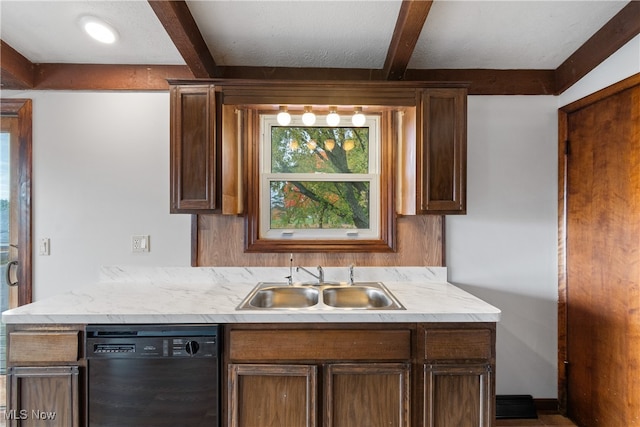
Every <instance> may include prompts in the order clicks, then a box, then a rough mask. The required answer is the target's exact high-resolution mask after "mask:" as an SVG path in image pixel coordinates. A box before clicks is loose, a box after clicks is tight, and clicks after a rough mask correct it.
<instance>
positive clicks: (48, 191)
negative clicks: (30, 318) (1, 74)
mask: <svg viewBox="0 0 640 427" xmlns="http://www.w3.org/2000/svg"><path fill="white" fill-rule="evenodd" d="M7 94H8V93H7V92H4V93H3V94H2V95H3V96H6V95H7ZM11 96H12V97H24V98H31V99H33V237H34V244H35V253H34V259H33V261H34V284H33V292H34V300H40V299H42V298H44V297H47V296H50V295H53V294H57V293H60V292H63V291H67V290H69V289H73V288H75V287H78V286H81V285H87V284H91V283H95V282H97V281H98V272H99V269H100V267H101V266H103V265H130V264H131V265H165V266H188V265H190V238H191V232H190V216H189V215H169V94H168V93H166V92H165V93H111V92H101V93H88V92H42V91H30V92H13V93H11ZM138 234H148V235H150V236H151V238H150V242H151V245H150V247H151V251H150V252H149V253H132V252H131V236H132V235H138ZM43 237H48V238H50V239H51V255H50V256H39V255H38V252H37V242H38V241H39V240H40V238H43Z"/></svg>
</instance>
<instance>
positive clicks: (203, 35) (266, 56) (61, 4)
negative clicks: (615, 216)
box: [0, 0, 640, 95]
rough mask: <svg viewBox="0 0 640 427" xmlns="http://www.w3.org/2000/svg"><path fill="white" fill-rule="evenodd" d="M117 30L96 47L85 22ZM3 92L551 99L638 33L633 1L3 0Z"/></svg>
mask: <svg viewBox="0 0 640 427" xmlns="http://www.w3.org/2000/svg"><path fill="white" fill-rule="evenodd" d="M87 14H88V15H94V16H98V17H100V18H102V19H104V20H106V21H107V22H109V23H111V24H112V25H113V26H114V27H116V29H117V30H118V32H119V35H120V37H119V40H118V42H117V43H116V44H115V45H112V46H108V47H106V46H102V45H98V44H97V43H96V42H94V41H92V40H89V39H88V38H87V37H86V36H85V35H84V34H82V33H81V31H80V30H79V26H78V25H77V21H78V19H79V18H80V17H81V16H83V15H87ZM0 19H1V20H0V24H1V26H0V38H1V40H0V42H1V45H0V55H1V56H0V67H1V75H0V78H1V79H2V80H1V83H2V89H18V90H24V89H36V90H167V89H168V84H167V82H166V79H190V78H225V79H296V80H428V81H463V82H469V83H470V87H469V93H470V94H487V95H499V94H505V95H513V94H529V95H539V94H559V93H562V92H563V91H564V90H566V89H567V88H568V87H570V86H571V85H572V84H574V83H575V82H576V81H578V80H579V79H580V78H582V77H583V76H584V75H586V74H587V73H588V72H589V71H591V70H592V69H593V68H595V67H596V66H597V65H598V64H599V63H601V62H602V61H604V60H605V59H606V58H608V57H609V56H610V55H611V54H612V53H614V52H615V51H617V50H618V49H619V48H620V47H622V46H623V45H624V44H625V43H627V42H628V41H630V40H631V39H632V38H634V37H635V36H637V35H638V34H639V33H640V1H636V0H632V1H616V0H589V1H587V0H585V1H580V0H574V1H559V0H545V1H519V0H513V1H483V0H475V1H452V0H439V1H421V0H343V1H335V0H331V1H330V0H322V1H313V0H288V1H283V0H254V1H237V0H236V1H232V0H211V1H155V0H150V1H148V2H146V1H96V0H93V1H11V0H2V1H0Z"/></svg>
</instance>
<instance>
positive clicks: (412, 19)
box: [382, 0, 433, 80]
mask: <svg viewBox="0 0 640 427" xmlns="http://www.w3.org/2000/svg"><path fill="white" fill-rule="evenodd" d="M432 3H433V2H432V1H431V0H402V5H401V6H400V12H399V13H398V20H397V21H396V27H395V29H394V30H393V36H392V38H391V43H390V44H389V50H388V51H387V58H386V59H385V61H384V67H383V71H382V76H383V78H384V79H385V80H402V79H403V78H404V75H405V72H406V70H407V66H408V65H409V60H410V59H411V55H413V51H414V49H415V47H416V43H418V38H419V37H420V33H421V32H422V28H423V27H424V23H425V21H426V20H427V16H428V15H429V10H431V4H432Z"/></svg>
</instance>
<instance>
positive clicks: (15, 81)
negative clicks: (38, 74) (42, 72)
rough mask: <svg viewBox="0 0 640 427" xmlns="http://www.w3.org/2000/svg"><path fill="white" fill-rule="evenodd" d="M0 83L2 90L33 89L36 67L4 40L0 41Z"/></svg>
mask: <svg viewBox="0 0 640 427" xmlns="http://www.w3.org/2000/svg"><path fill="white" fill-rule="evenodd" d="M0 51H1V52H2V55H0V82H2V86H1V87H2V89H5V90H8V89H17V90H24V89H31V88H33V83H34V70H35V65H34V64H33V63H32V62H31V61H29V60H28V59H27V58H25V57H24V56H22V55H21V54H20V53H19V52H18V51H17V50H15V49H14V48H12V47H11V46H10V45H9V44H8V43H5V41H4V40H0Z"/></svg>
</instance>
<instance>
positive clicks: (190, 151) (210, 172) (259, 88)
mask: <svg viewBox="0 0 640 427" xmlns="http://www.w3.org/2000/svg"><path fill="white" fill-rule="evenodd" d="M169 83H170V84H171V212H172V213H198V214H201V213H222V214H230V215H239V214H240V215H242V214H245V215H246V214H247V211H248V205H249V204H250V202H251V201H250V200H249V199H250V198H249V197H247V195H251V194H257V192H258V189H257V188H253V187H254V186H255V185H256V183H255V182H254V181H253V180H252V179H250V178H247V177H250V176H251V173H250V172H251V170H250V169H252V168H255V167H256V165H255V160H251V157H252V152H251V150H250V149H249V148H247V147H250V146H251V141H247V138H256V137H257V136H256V135H258V133H259V130H256V129H255V124H252V122H251V121H250V120H249V121H248V120H247V118H248V117H251V114H249V113H250V112H257V111H263V110H265V109H266V110H273V109H276V110H275V111H277V107H278V105H297V106H303V105H314V106H319V108H327V106H328V105H338V106H353V105H356V106H358V105H362V106H368V107H370V109H374V110H377V111H384V112H386V114H389V115H390V116H393V117H399V116H403V118H402V119H394V120H391V121H387V122H386V123H387V125H386V127H387V128H385V129H382V134H383V135H385V138H386V139H389V138H390V139H391V140H393V144H394V145H396V147H394V150H399V151H398V152H395V151H392V152H391V153H390V154H387V156H393V159H391V160H390V161H389V162H388V164H389V165H393V167H392V168H391V169H392V170H390V171H388V172H389V177H388V179H387V178H386V177H385V178H384V179H385V182H389V183H391V184H393V185H390V188H391V189H392V190H393V191H388V192H387V193H388V195H387V196H388V197H387V198H388V199H390V200H386V201H385V203H386V206H390V210H391V212H392V213H393V207H394V206H395V207H396V212H397V213H398V214H400V215H415V214H436V215H444V214H464V213H466V155H467V154H466V138H467V136H466V119H467V117H466V110H467V102H466V99H467V98H466V97H467V89H466V85H465V84H462V83H437V82H308V81H307V82H299V81H286V82H285V81H233V80H225V79H209V80H194V81H188V80H174V81H170V82H169ZM374 107H375V108H374ZM242 112H244V114H243V113H242ZM393 112H395V113H396V114H397V116H396V115H393V114H392V113H393ZM223 156H224V159H223V158H222V157H223ZM395 169H397V170H395ZM254 172H255V171H254ZM250 224H251V223H250ZM390 241H393V237H391V238H390Z"/></svg>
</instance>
